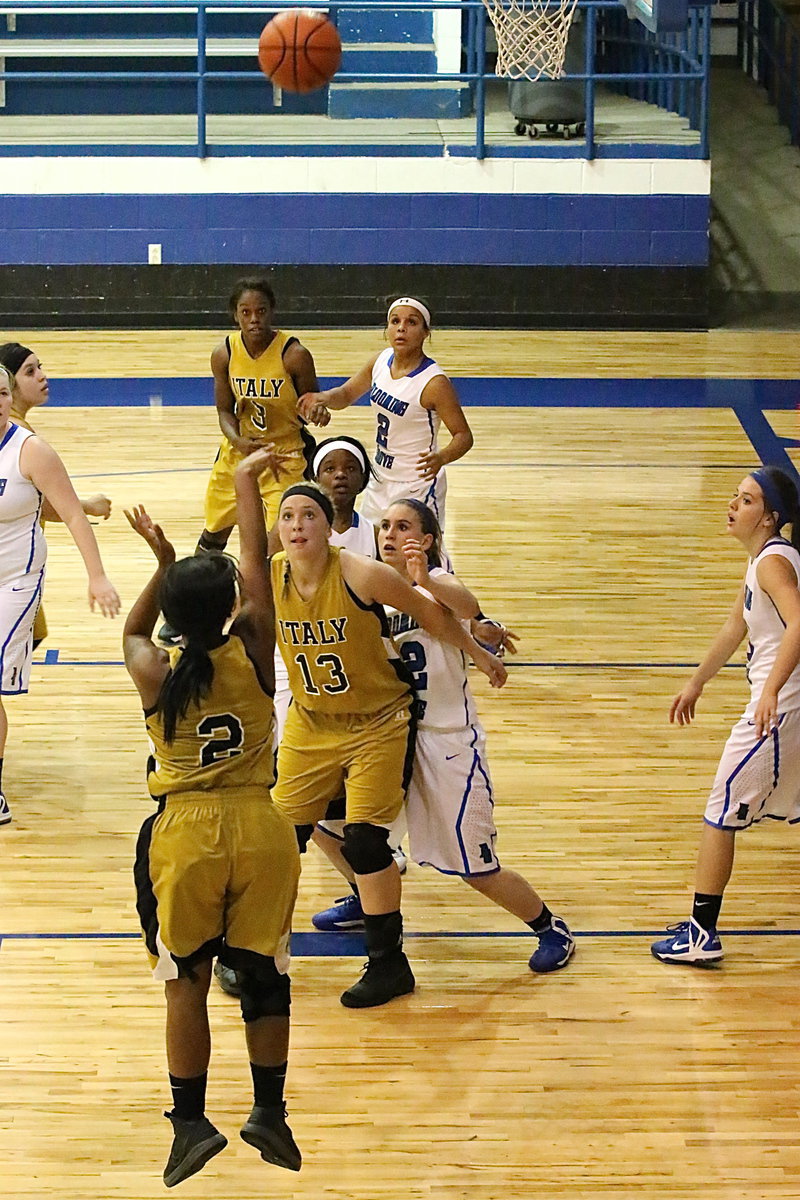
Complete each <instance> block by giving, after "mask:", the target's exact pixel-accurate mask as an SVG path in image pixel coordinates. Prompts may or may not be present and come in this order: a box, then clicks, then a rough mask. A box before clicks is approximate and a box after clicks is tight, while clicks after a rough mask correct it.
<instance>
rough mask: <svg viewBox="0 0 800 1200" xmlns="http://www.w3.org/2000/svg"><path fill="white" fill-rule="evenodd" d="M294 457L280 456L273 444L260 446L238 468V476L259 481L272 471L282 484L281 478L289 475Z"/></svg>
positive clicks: (277, 480)
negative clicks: (265, 473) (267, 472)
mask: <svg viewBox="0 0 800 1200" xmlns="http://www.w3.org/2000/svg"><path fill="white" fill-rule="evenodd" d="M293 458H294V456H293V455H291V454H279V453H278V452H277V450H276V449H275V445H274V443H273V442H269V443H268V444H267V445H266V446H259V447H258V449H257V450H253V451H251V452H250V453H249V454H248V455H247V457H246V458H243V459H242V461H241V462H240V463H239V465H238V466H237V468H236V474H237V475H239V474H241V475H243V476H247V477H248V478H250V479H259V478H260V477H261V476H262V475H263V474H264V472H265V471H270V472H271V473H272V476H273V478H274V479H275V481H276V482H277V483H280V481H281V476H282V475H286V474H287V473H288V465H287V464H289V463H290V462H292V461H293Z"/></svg>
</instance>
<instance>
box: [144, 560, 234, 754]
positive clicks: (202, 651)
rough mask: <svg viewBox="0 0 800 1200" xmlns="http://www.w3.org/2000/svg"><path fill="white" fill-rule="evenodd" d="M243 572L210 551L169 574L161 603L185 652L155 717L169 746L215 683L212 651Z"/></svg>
mask: <svg viewBox="0 0 800 1200" xmlns="http://www.w3.org/2000/svg"><path fill="white" fill-rule="evenodd" d="M237 576H238V572H237V570H236V564H235V563H234V561H233V559H232V558H229V557H228V556H227V555H226V554H219V553H216V552H214V551H211V552H209V553H207V554H201V555H196V556H194V557H193V558H183V559H181V560H180V562H176V563H173V564H172V565H171V566H170V567H168V568H167V570H166V572H165V574H164V579H163V581H162V583H161V590H160V593H159V603H160V605H161V611H162V612H163V614H164V616H165V618H166V620H167V622H168V624H170V625H171V626H172V627H173V629H175V630H176V631H177V632H178V633H179V634H181V635H182V637H183V641H184V647H183V652H182V653H181V655H180V658H179V659H178V661H177V663H176V664H175V666H174V667H173V669H172V670H171V671H170V672H169V674H168V675H167V677H166V679H165V680H164V685H163V687H162V688H161V694H160V695H159V697H158V702H157V704H156V711H157V712H159V713H160V714H161V718H162V720H163V722H164V740H165V741H166V742H167V744H168V745H169V744H170V743H171V742H172V741H173V740H174V738H175V730H176V727H177V723H178V721H179V720H182V719H183V718H184V717H185V716H186V714H187V712H188V711H189V706H190V705H192V704H195V705H197V704H200V702H201V701H202V700H203V698H204V697H205V696H207V695H208V693H209V691H210V689H211V685H212V683H213V682H214V664H213V662H212V661H211V656H210V654H209V647H211V646H214V645H218V644H219V640H220V637H221V636H222V630H223V627H224V625H225V622H226V621H227V620H228V617H230V615H231V613H232V612H233V608H234V604H235V603H236V580H237Z"/></svg>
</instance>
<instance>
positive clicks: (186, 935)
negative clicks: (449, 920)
mask: <svg viewBox="0 0 800 1200" xmlns="http://www.w3.org/2000/svg"><path fill="white" fill-rule="evenodd" d="M279 461H280V460H279V458H277V457H276V456H274V455H272V454H271V453H270V452H269V451H268V450H266V449H264V450H260V451H258V452H257V453H255V454H252V455H249V456H248V457H247V458H246V459H245V461H244V462H243V463H242V464H241V465H240V466H239V467H238V468H237V471H236V479H235V482H236V490H237V499H238V512H237V516H238V521H239V527H240V541H241V552H240V563H239V570H238V571H237V569H236V565H235V563H234V562H233V560H232V559H230V558H228V557H227V556H225V555H222V554H207V555H202V556H199V557H198V556H194V557H192V558H185V559H183V560H181V561H180V562H176V561H175V551H174V549H173V548H172V546H171V545H170V543H169V542H168V541H167V540H166V538H165V537H164V534H163V532H162V530H161V529H160V527H159V526H158V525H155V524H154V523H153V522H152V521H151V520H150V518H149V516H148V515H147V513H146V512H145V511H144V509H142V508H136V509H134V510H133V511H132V512H126V516H127V518H128V520H129V522H130V524H131V526H132V527H133V528H134V530H135V531H136V532H137V533H139V534H140V535H141V536H142V537H143V538H144V539H145V541H146V542H147V544H148V545H149V546H150V548H151V550H152V551H153V553H154V554H155V556H156V559H157V560H158V569H157V570H156V573H155V575H154V576H153V577H152V579H151V580H150V582H149V583H148V584H147V586H146V588H145V589H144V591H143V592H142V594H141V596H140V597H139V599H138V600H137V602H136V604H135V605H134V607H133V608H132V610H131V612H130V614H129V616H128V619H127V621H126V623H125V633H124V650H125V665H126V667H127V669H128V672H129V674H130V675H131V678H132V679H133V682H134V684H135V685H136V689H137V691H138V692H139V696H140V697H141V701H142V706H143V708H144V715H145V721H146V725H147V732H148V734H149V738H150V745H151V751H152V754H151V759H150V763H149V768H148V784H149V788H150V792H151V794H152V795H153V797H154V799H156V800H157V802H158V811H157V812H156V813H155V814H154V815H153V816H151V817H149V818H148V819H147V820H146V821H145V822H144V824H143V826H142V829H141V832H140V834H139V839H138V844H137V848H136V867H135V877H136V889H137V908H138V911H139V916H140V919H141V923H142V929H143V933H144V938H145V944H146V947H147V951H148V955H149V958H150V964H151V967H152V968H153V975H154V978H156V979H160V980H163V981H164V986H165V992H166V1001H167V1029H166V1035H167V1062H168V1066H169V1073H170V1085H171V1088H172V1093H173V1109H172V1111H171V1112H169V1113H167V1116H168V1117H169V1119H170V1120H171V1122H172V1125H173V1129H174V1139H173V1144H172V1149H171V1152H170V1156H169V1159H168V1162H167V1165H166V1168H165V1170H164V1182H165V1183H166V1184H167V1186H168V1187H172V1186H173V1185H174V1184H176V1183H180V1182H181V1181H182V1180H184V1179H186V1178H188V1177H189V1176H190V1175H192V1174H194V1173H195V1172H196V1171H199V1170H200V1169H201V1168H202V1167H203V1166H204V1165H205V1163H206V1162H207V1161H208V1160H209V1159H210V1158H212V1157H213V1156H214V1155H215V1154H218V1153H219V1152H220V1150H222V1149H224V1147H225V1146H226V1144H227V1140H226V1138H225V1137H224V1136H223V1135H222V1134H221V1133H220V1132H219V1130H217V1129H216V1128H215V1127H214V1125H212V1124H211V1122H210V1121H209V1120H208V1118H207V1117H206V1115H205V1091H206V1080H207V1073H208V1065H209V1059H210V1052H211V1038H210V1030H209V1020H208V1010H207V997H208V989H209V983H210V980H211V967H212V962H213V959H214V957H215V956H218V957H219V959H220V960H221V961H222V962H223V963H224V964H225V965H226V966H227V967H229V968H231V969H232V970H234V971H235V972H236V976H237V980H238V984H239V987H240V989H241V1008H242V1017H243V1019H244V1022H245V1034H246V1040H247V1048H248V1054H249V1058H250V1069H251V1073H252V1077H253V1087H254V1105H253V1109H252V1112H251V1114H250V1116H249V1118H248V1119H247V1121H246V1122H245V1124H244V1126H243V1127H242V1129H241V1137H242V1138H243V1139H244V1141H246V1142H248V1143H249V1144H250V1145H253V1146H255V1147H256V1148H257V1149H258V1150H259V1151H260V1153H261V1157H262V1158H263V1159H265V1160H266V1161H267V1162H271V1163H274V1164H275V1165H277V1166H281V1167H285V1168H287V1169H289V1170H293V1171H297V1170H299V1169H300V1165H301V1157H300V1152H299V1150H298V1149H297V1146H296V1145H295V1142H294V1139H293V1137H292V1133H291V1130H290V1129H289V1126H288V1125H287V1124H286V1109H285V1106H284V1102H283V1086H284V1080H285V1076H286V1065H287V1057H288V1046H289V1006H290V986H289V976H288V973H287V972H288V964H289V934H290V925H291V916H292V910H293V907H294V901H295V898H296V894H297V881H298V877H299V873H300V861H299V854H298V849H297V840H296V837H295V833H294V829H293V828H292V825H291V824H290V823H289V821H287V819H286V818H285V817H284V816H283V815H282V814H281V813H280V812H279V811H278V809H277V808H276V806H275V805H274V804H273V803H272V799H271V797H270V787H271V785H272V783H273V780H274V758H273V706H272V700H273V693H274V672H273V660H274V659H273V656H274V647H275V642H274V612H273V606H272V597H271V588H270V579H269V573H268V570H267V555H266V550H267V541H266V528H265V525H264V517H263V509H262V503H261V496H260V493H259V477H260V475H261V473H262V471H263V470H264V468H265V467H267V466H271V467H272V468H273V470H277V469H278V468H279ZM159 607H161V609H162V610H163V612H164V614H165V616H166V617H167V619H168V620H169V621H170V622H171V623H172V624H173V625H174V627H175V628H176V629H177V630H178V631H179V632H180V634H181V637H182V639H183V644H182V646H180V647H178V648H175V649H173V650H172V651H170V652H167V651H166V650H163V649H161V648H160V647H159V646H157V645H155V644H154V642H153V640H152V634H153V629H154V626H155V622H156V618H157V616H158V612H159ZM234 614H235V619H234V621H233V623H232V624H231V626H230V629H229V630H228V632H227V633H225V628H226V626H227V623H228V621H229V619H230V617H231V616H233V615H234Z"/></svg>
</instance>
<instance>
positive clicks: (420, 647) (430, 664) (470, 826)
mask: <svg viewBox="0 0 800 1200" xmlns="http://www.w3.org/2000/svg"><path fill="white" fill-rule="evenodd" d="M440 546H441V530H440V529H439V525H438V523H437V521H436V517H435V516H434V514H433V512H432V511H431V509H429V508H427V507H426V506H425V505H424V504H420V502H419V501H418V500H413V499H411V498H407V499H405V500H398V501H397V502H396V503H395V504H392V505H391V506H390V507H389V509H388V510H387V512H385V513H384V515H383V517H382V518H381V521H380V524H379V526H378V548H379V550H380V554H381V558H382V560H383V561H384V562H385V563H387V565H388V566H390V567H392V568H393V569H394V570H395V571H396V572H397V574H398V575H400V576H401V577H402V578H403V579H404V580H405V581H406V582H408V583H410V584H411V585H412V587H413V588H414V590H415V591H416V592H418V593H419V594H421V595H423V596H425V597H427V598H428V599H430V600H433V601H435V602H436V603H437V604H438V605H439V606H440V607H441V608H443V609H444V610H445V611H447V612H449V613H450V614H451V615H452V616H454V617H455V618H457V619H458V620H460V621H461V623H462V624H463V625H465V626H466V625H467V623H468V621H469V620H470V618H471V615H472V614H473V613H474V612H475V610H476V608H477V601H476V599H475V597H474V596H473V595H472V593H471V592H470V591H468V590H467V588H465V587H464V585H463V584H462V583H461V582H460V581H459V580H458V579H456V577H455V575H453V574H451V573H450V572H448V571H445V570H444V569H443V568H442V567H441V565H440ZM386 615H387V618H388V622H389V631H390V633H391V635H392V639H393V641H394V644H395V645H396V646H397V648H398V649H399V651H400V655H401V657H402V659H403V661H404V662H405V664H406V667H407V669H408V670H409V671H410V672H411V674H412V676H413V680H414V689H415V692H416V696H417V703H418V706H419V713H418V725H417V741H416V748H415V754H414V767H413V772H412V776H411V781H410V784H409V788H408V794H407V801H406V817H407V821H408V835H409V845H410V850H411V857H412V858H413V860H414V861H415V862H417V863H420V864H421V865H423V866H430V867H434V868H435V869H436V870H437V871H439V872H441V873H442V874H444V875H458V876H460V877H461V878H462V879H463V880H464V882H465V883H468V884H469V885H470V887H472V888H474V889H475V891H477V892H480V893H481V895H483V896H486V898H487V899H488V900H492V901H493V902H494V903H495V904H497V905H499V906H500V907H501V908H504V909H505V910H506V911H507V912H510V913H511V914H512V915H513V916H515V917H517V918H518V919H519V920H521V921H523V922H524V923H525V924H526V925H528V927H529V928H530V929H531V931H532V933H533V934H534V936H535V937H537V938H538V939H539V946H538V948H537V950H536V951H535V952H534V953H533V954H532V955H531V957H530V960H529V966H530V968H531V970H532V971H535V972H537V973H538V974H545V973H548V972H550V971H556V970H558V969H559V968H560V967H564V966H566V964H567V963H568V962H569V960H570V958H571V957H572V954H573V953H574V950H575V942H574V939H573V937H572V934H571V933H570V930H569V928H568V926H567V924H566V922H565V921H564V920H563V919H562V918H561V917H557V916H554V915H553V914H552V913H551V912H550V910H549V909H548V907H547V905H546V904H545V903H544V901H543V900H542V899H541V897H540V896H539V895H537V893H536V892H535V891H534V889H533V888H532V887H531V885H530V884H529V883H528V881H527V880H526V879H524V878H523V877H522V876H521V875H518V874H517V872H516V871H510V870H508V868H506V867H501V865H500V862H499V860H498V858H497V853H496V849H495V840H496V837H497V831H496V829H495V825H494V795H493V791H492V783H491V776H490V773H489V764H488V761H487V758H486V736H485V734H484V731H483V727H482V725H481V723H480V721H479V719H478V715H477V712H476V709H475V701H474V699H473V696H472V692H471V691H470V687H469V681H468V678H467V660H466V657H465V655H464V654H463V652H462V651H461V650H459V649H458V648H457V647H455V646H450V645H447V644H446V643H445V642H443V641H442V640H441V639H440V638H438V637H436V635H435V634H432V633H429V632H428V631H426V630H425V629H422V628H421V627H420V625H419V623H418V622H417V621H416V620H414V618H413V617H411V616H410V615H409V614H408V613H407V612H404V611H402V610H398V609H394V608H387V610H386ZM319 844H320V845H321V846H322V848H323V849H324V850H325V851H326V853H327V854H328V856H329V858H330V859H331V862H332V863H333V864H334V866H336V867H338V868H339V870H340V871H342V873H343V874H344V875H345V876H346V877H347V878H348V879H349V880H350V881H351V882H352V878H353V876H352V871H348V869H347V863H346V862H345V861H344V860H343V858H342V855H341V851H340V850H339V848H338V847H337V846H336V844H335V842H331V841H329V842H328V843H327V844H326V843H325V842H324V841H320V842H319ZM337 903H338V905H339V907H340V909H341V907H342V903H341V902H337ZM352 908H353V906H352V904H351V911H352ZM340 915H341V914H340ZM336 916H337V911H336V905H335V906H334V908H333V909H329V910H328V911H327V912H326V913H318V914H317V916H316V917H314V918H313V921H314V924H315V925H316V927H317V928H318V929H322V928H338V929H344V928H346V927H347V926H346V925H345V924H344V923H343V922H341V920H340V923H339V924H338V925H334V924H333V923H332V921H333V919H335V918H336ZM326 918H327V920H328V921H329V922H331V923H330V924H325V920H326ZM351 927H352V926H351Z"/></svg>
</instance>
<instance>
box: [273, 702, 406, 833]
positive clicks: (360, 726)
mask: <svg viewBox="0 0 800 1200" xmlns="http://www.w3.org/2000/svg"><path fill="white" fill-rule="evenodd" d="M414 733H415V722H414V720H413V719H412V716H411V704H410V702H409V703H408V704H405V705H401V706H400V707H399V708H393V709H392V710H391V711H390V712H388V713H382V714H380V715H379V716H377V717H376V716H374V715H372V714H369V715H361V714H346V715H343V716H331V715H329V714H327V713H315V712H311V711H310V710H309V709H307V708H302V707H301V706H300V705H298V704H294V703H293V704H292V705H291V706H290V708H289V712H288V715H287V718H286V725H285V727H284V730H283V736H282V738H281V744H280V746H279V747H278V782H277V783H276V784H275V786H274V788H273V789H272V798H273V800H274V801H275V804H276V806H277V807H278V808H279V809H280V810H281V812H283V813H285V815H286V816H287V817H288V818H289V820H290V821H291V822H292V823H293V824H295V825H314V824H316V822H317V821H319V820H321V819H322V818H323V817H324V816H325V812H326V810H327V807H328V804H329V803H330V802H331V800H335V799H336V798H337V797H338V796H340V795H341V794H342V791H343V790H344V793H345V796H346V820H347V821H348V822H354V821H364V822H368V823H369V824H371V825H391V823H392V821H394V820H395V818H396V817H397V815H398V813H399V812H400V809H401V808H402V805H403V799H404V797H405V790H406V787H407V786H408V780H409V777H410V772H411V766H412V765H413V758H414Z"/></svg>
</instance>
